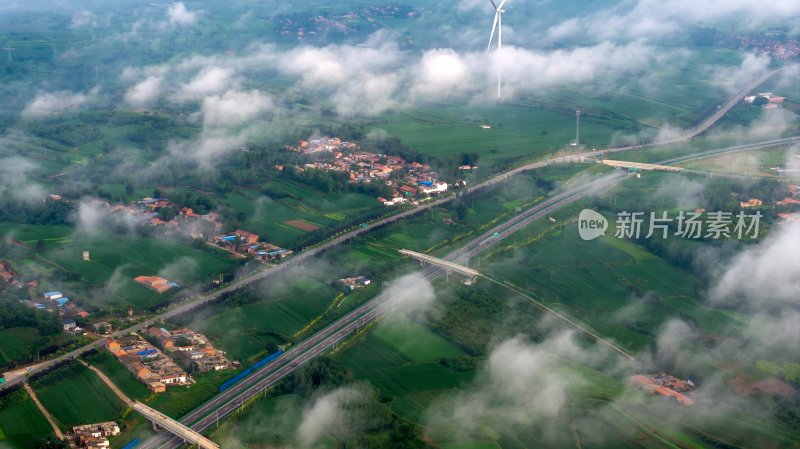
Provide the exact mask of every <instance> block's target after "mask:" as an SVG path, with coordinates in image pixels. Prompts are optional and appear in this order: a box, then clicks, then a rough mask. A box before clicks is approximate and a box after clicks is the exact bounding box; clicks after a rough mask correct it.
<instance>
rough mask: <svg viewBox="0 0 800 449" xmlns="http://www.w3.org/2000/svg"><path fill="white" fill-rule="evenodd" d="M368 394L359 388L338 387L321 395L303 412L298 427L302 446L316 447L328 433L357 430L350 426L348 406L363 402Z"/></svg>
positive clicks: (298, 436) (299, 440)
mask: <svg viewBox="0 0 800 449" xmlns="http://www.w3.org/2000/svg"><path fill="white" fill-rule="evenodd" d="M367 399H368V396H367V395H366V394H365V393H364V392H363V391H362V390H359V389H357V388H353V387H345V388H339V389H336V390H334V391H332V392H330V393H328V394H326V395H324V396H321V397H320V398H318V399H317V400H315V401H314V403H313V404H312V405H311V407H310V408H308V409H307V410H306V411H305V412H304V413H303V421H302V422H301V423H300V426H299V427H298V428H297V440H298V442H299V443H300V447H301V448H311V447H316V445H317V443H318V442H319V440H320V439H321V438H322V437H323V436H324V435H326V434H328V433H335V434H339V435H341V434H343V433H348V432H355V431H356V430H357V429H350V428H348V427H349V426H348V424H352V422H351V419H348V418H349V417H348V416H347V415H348V408H352V406H353V405H355V404H359V403H363V402H365V401H366V400H367Z"/></svg>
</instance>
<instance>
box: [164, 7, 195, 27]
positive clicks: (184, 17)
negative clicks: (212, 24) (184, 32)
mask: <svg viewBox="0 0 800 449" xmlns="http://www.w3.org/2000/svg"><path fill="white" fill-rule="evenodd" d="M167 22H169V24H170V25H179V26H188V25H193V24H194V23H195V22H197V13H196V12H192V11H189V10H188V9H186V5H184V4H183V2H175V3H173V4H171V5H170V6H169V9H167Z"/></svg>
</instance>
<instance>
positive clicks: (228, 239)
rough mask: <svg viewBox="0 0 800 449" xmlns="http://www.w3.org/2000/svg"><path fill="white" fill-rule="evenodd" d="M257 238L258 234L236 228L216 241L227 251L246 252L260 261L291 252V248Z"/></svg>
mask: <svg viewBox="0 0 800 449" xmlns="http://www.w3.org/2000/svg"><path fill="white" fill-rule="evenodd" d="M259 240H260V237H259V236H258V234H253V233H252V232H248V231H243V230H241V229H237V230H235V231H233V232H232V233H231V234H226V235H221V236H218V237H217V238H216V243H217V245H219V246H221V247H222V248H225V249H227V250H229V251H234V252H237V253H240V254H246V255H249V256H251V257H253V258H255V259H257V260H260V261H262V262H267V261H270V260H276V259H283V258H284V257H286V256H289V255H291V254H292V250H289V249H284V248H281V247H279V246H276V245H273V244H271V243H266V242H261V241H259Z"/></svg>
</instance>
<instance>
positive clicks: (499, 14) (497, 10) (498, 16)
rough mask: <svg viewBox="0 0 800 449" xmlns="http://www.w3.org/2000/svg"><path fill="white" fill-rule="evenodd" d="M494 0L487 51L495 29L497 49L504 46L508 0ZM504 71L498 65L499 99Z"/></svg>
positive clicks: (492, 0) (491, 0) (489, 48)
mask: <svg viewBox="0 0 800 449" xmlns="http://www.w3.org/2000/svg"><path fill="white" fill-rule="evenodd" d="M489 1H490V2H492V6H493V7H494V23H492V34H490V35H489V45H488V46H486V51H487V52H488V51H489V50H491V49H492V40H494V30H495V29H497V50H498V51H499V50H500V49H501V48H503V13H504V12H505V10H503V5H504V4H505V2H506V0H501V1H500V4H499V5H498V4H495V3H494V0H489ZM501 75H502V73H501V72H500V67H499V66H498V67H497V98H498V99H499V98H500V97H502V79H501Z"/></svg>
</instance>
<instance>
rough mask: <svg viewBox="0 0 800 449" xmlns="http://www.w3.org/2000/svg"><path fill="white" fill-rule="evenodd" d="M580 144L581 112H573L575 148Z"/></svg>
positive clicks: (578, 110) (577, 110)
mask: <svg viewBox="0 0 800 449" xmlns="http://www.w3.org/2000/svg"><path fill="white" fill-rule="evenodd" d="M580 144H581V110H580V109H576V110H575V144H574V145H575V146H578V145H580Z"/></svg>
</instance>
